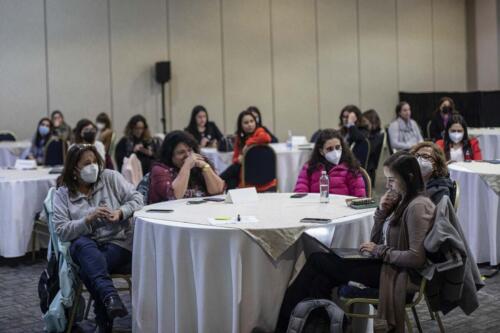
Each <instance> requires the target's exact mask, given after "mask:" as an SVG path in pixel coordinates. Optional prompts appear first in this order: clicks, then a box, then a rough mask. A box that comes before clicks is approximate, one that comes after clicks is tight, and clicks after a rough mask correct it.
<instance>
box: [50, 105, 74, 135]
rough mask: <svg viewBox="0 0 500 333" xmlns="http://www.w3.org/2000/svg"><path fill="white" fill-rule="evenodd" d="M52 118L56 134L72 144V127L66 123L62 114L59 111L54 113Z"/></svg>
mask: <svg viewBox="0 0 500 333" xmlns="http://www.w3.org/2000/svg"><path fill="white" fill-rule="evenodd" d="M50 118H51V120H52V124H53V125H54V134H55V135H57V136H58V137H60V138H61V139H63V140H64V141H66V142H70V141H71V140H72V134H73V132H72V131H71V127H70V126H69V125H68V124H66V122H65V121H64V116H63V114H62V112H61V111H59V110H55V111H52V114H51V115H50Z"/></svg>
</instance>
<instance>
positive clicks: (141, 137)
mask: <svg viewBox="0 0 500 333" xmlns="http://www.w3.org/2000/svg"><path fill="white" fill-rule="evenodd" d="M134 153H135V154H136V155H137V158H139V160H140V161H141V166H142V172H143V173H144V174H146V173H148V172H149V171H150V170H151V162H152V161H153V158H154V154H155V152H154V150H153V140H152V138H151V133H150V132H149V127H148V123H147V122H146V119H145V118H144V117H143V116H141V115H140V114H138V115H135V116H133V117H132V118H130V120H129V121H128V123H127V126H126V127H125V136H124V137H123V138H121V140H120V141H119V142H118V144H117V145H116V152H115V161H116V165H117V167H118V171H121V170H122V165H123V159H124V158H125V157H129V156H130V155H132V154H134Z"/></svg>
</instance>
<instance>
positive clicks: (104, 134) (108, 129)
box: [95, 112, 115, 169]
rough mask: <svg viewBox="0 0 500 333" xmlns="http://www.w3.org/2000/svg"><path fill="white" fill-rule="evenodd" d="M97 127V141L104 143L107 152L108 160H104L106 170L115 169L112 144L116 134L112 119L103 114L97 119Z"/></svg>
mask: <svg viewBox="0 0 500 333" xmlns="http://www.w3.org/2000/svg"><path fill="white" fill-rule="evenodd" d="M95 125H96V127H97V140H98V141H100V142H102V144H103V145H104V151H105V152H106V155H105V156H106V159H105V160H104V161H105V164H106V169H114V168H115V165H114V162H113V159H112V158H111V155H110V150H111V144H112V143H113V136H114V134H115V133H114V132H113V127H112V126H111V119H110V118H109V116H108V115H107V114H106V113H104V112H101V113H99V114H98V115H97V117H96V119H95Z"/></svg>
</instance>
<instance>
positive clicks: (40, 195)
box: [0, 168, 58, 257]
mask: <svg viewBox="0 0 500 333" xmlns="http://www.w3.org/2000/svg"><path fill="white" fill-rule="evenodd" d="M49 170H50V169H47V168H38V169H36V170H7V169H0V256H2V257H19V256H23V255H25V254H26V252H27V250H28V245H29V241H30V238H31V232H32V230H33V223H34V218H35V214H36V213H37V212H39V211H41V210H42V204H43V201H44V200H45V196H46V195H47V192H48V190H49V188H50V187H51V186H54V185H55V183H56V179H57V177H58V175H51V174H49Z"/></svg>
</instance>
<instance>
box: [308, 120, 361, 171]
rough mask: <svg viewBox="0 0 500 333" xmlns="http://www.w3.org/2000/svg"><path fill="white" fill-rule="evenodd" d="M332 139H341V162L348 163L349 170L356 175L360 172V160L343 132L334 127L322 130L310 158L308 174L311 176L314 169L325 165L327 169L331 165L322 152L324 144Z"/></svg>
mask: <svg viewBox="0 0 500 333" xmlns="http://www.w3.org/2000/svg"><path fill="white" fill-rule="evenodd" d="M331 139H338V140H339V141H340V144H341V145H342V156H341V157H340V161H339V164H340V163H345V164H347V166H348V168H349V171H351V172H352V173H353V174H354V175H356V174H357V173H358V172H359V167H360V165H359V162H358V160H357V159H356V158H355V157H354V155H353V154H352V152H351V149H350V148H349V146H348V145H347V144H346V142H345V141H344V139H343V137H342V134H340V132H339V131H336V130H334V129H325V130H322V131H321V132H320V134H319V136H318V139H317V140H316V143H315V144H314V149H313V152H312V155H311V158H310V159H309V162H307V163H308V168H307V175H308V176H309V177H311V175H312V174H313V172H314V171H316V169H317V168H318V167H319V166H323V167H324V169H325V170H326V169H327V166H330V165H331V164H330V162H328V161H327V160H326V158H325V157H324V156H323V155H322V154H321V150H322V149H323V146H324V145H325V143H326V142H327V141H328V140H331Z"/></svg>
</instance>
